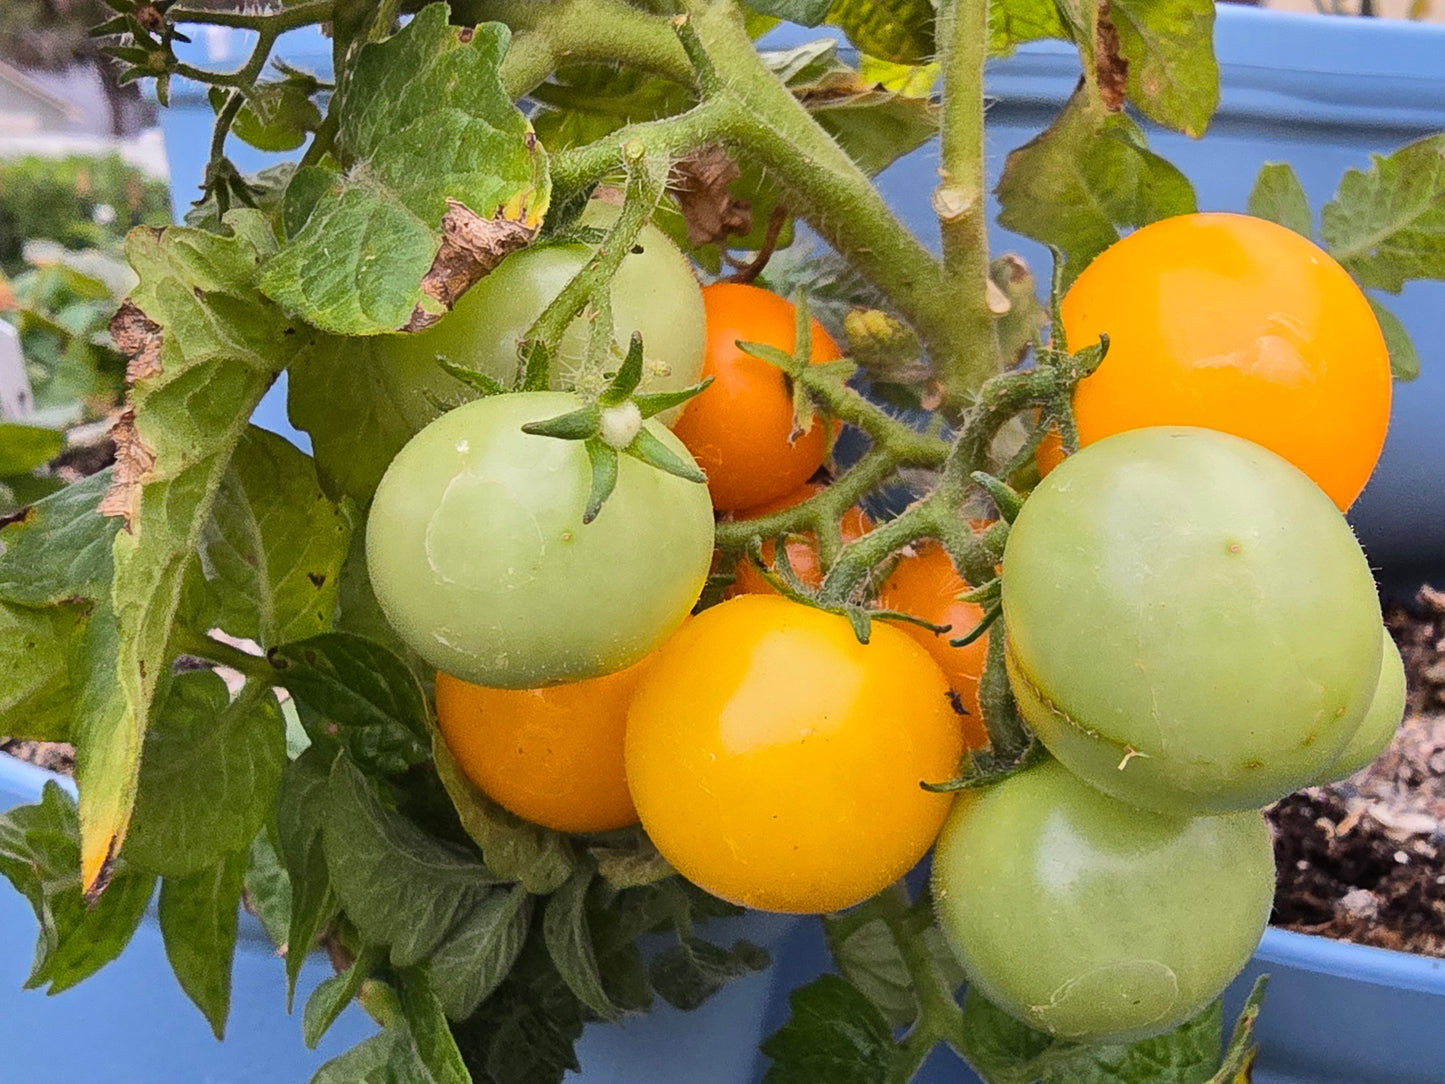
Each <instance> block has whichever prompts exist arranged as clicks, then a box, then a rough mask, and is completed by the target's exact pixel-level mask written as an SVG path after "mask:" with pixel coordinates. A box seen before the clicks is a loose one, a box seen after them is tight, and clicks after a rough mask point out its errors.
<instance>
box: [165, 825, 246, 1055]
mask: <svg viewBox="0 0 1445 1084" xmlns="http://www.w3.org/2000/svg"><path fill="white" fill-rule="evenodd" d="M245 876H246V852H245V851H244V850H241V851H233V852H232V853H230V854H228V855H225V856H224V857H222V858H221V859H220V860H219V861H218V862H216V863H215V864H214V865H213V866H210V867H209V868H206V869H201V870H198V871H196V872H195V873H191V874H189V875H188V876H184V877H166V878H165V879H164V880H162V881H161V900H160V925H161V937H162V939H163V940H164V942H165V948H166V959H168V960H169V961H170V963H171V970H173V971H174V972H175V973H176V978H177V980H179V982H180V984H181V989H183V990H184V991H185V992H186V996H187V997H189V998H190V999H191V1000H192V1001H193V1002H195V1004H196V1007H197V1008H198V1009H200V1010H201V1012H202V1014H204V1015H205V1017H206V1019H207V1020H208V1021H209V1022H210V1025H211V1031H212V1032H213V1033H214V1034H215V1036H216V1038H217V1039H221V1038H224V1037H225V1034H226V1018H227V1017H228V1016H229V1015H230V1012H231V964H232V961H233V960H234V958H235V954H236V919H237V915H238V913H239V912H240V909H241V885H242V881H243V880H244V878H245Z"/></svg>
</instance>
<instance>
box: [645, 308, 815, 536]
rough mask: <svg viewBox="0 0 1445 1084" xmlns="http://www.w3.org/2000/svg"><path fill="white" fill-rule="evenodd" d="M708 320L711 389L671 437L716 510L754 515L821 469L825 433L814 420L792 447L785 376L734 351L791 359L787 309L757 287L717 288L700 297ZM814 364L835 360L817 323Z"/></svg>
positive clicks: (706, 370) (792, 317) (791, 317)
mask: <svg viewBox="0 0 1445 1084" xmlns="http://www.w3.org/2000/svg"><path fill="white" fill-rule="evenodd" d="M702 299H703V307H704V309H705V310H706V313H707V353H706V356H705V358H704V361H703V367H702V373H703V376H704V377H709V376H710V377H712V378H713V383H712V385H711V386H710V387H709V388H708V389H707V390H706V391H704V392H703V393H702V394H700V395H698V396H697V397H696V398H694V399H692V400H691V401H689V402H688V403H687V405H686V406H685V407H684V408H683V411H682V417H681V418H679V419H678V421H677V424H676V425H674V426H673V431H674V432H675V433H677V435H678V437H679V438H680V439H681V440H682V442H683V443H684V444H686V445H687V447H688V450H689V451H690V452H692V454H693V457H694V458H695V459H696V460H697V462H698V466H700V467H702V469H703V472H704V473H705V474H706V475H707V484H708V490H709V492H711V494H712V502H713V507H714V508H717V509H719V510H720V511H725V512H736V511H739V510H741V509H744V508H755V507H757V506H758V505H761V504H766V503H768V502H769V501H774V500H777V499H778V498H779V497H783V496H786V495H787V494H789V493H791V492H793V491H794V490H795V489H797V488H798V487H799V486H801V485H802V484H803V483H804V482H806V481H807V480H808V478H809V476H811V475H812V473H813V472H814V471H816V470H817V469H818V468H819V467H820V466H822V464H823V459H824V457H825V456H826V455H827V453H828V427H827V425H825V424H824V423H823V422H822V421H821V420H819V419H816V418H815V419H814V420H813V424H812V426H811V427H810V428H809V429H808V430H807V431H806V432H805V433H803V434H801V435H799V436H798V437H797V439H796V440H790V437H791V436H792V434H793V397H792V393H791V392H790V391H789V388H788V382H787V379H786V377H785V375H784V374H783V372H782V371H781V370H780V369H778V368H777V367H776V366H774V365H770V364H768V363H767V362H766V361H763V360H761V359H760V358H755V357H753V356H752V355H750V354H746V353H744V352H743V351H742V350H741V349H739V347H738V345H737V343H738V342H739V341H742V342H754V343H762V344H764V345H767V346H773V347H776V348H778V349H779V350H786V351H789V352H791V351H792V350H793V349H794V346H795V345H796V335H795V332H796V330H797V325H796V313H795V311H794V309H793V306H792V304H791V303H789V302H787V301H785V300H783V298H781V297H778V296H777V295H776V294H773V293H769V292H768V291H767V290H764V289H761V288H760V287H757V286H748V285H744V284H741V283H732V282H719V283H714V284H713V285H711V286H706V287H704V288H703V291H702ZM812 344H813V351H812V360H813V362H814V363H815V364H816V363H818V362H823V361H832V360H834V359H836V358H838V357H839V356H841V355H840V354H839V351H838V346H837V344H836V343H834V342H833V340H832V339H831V338H829V337H828V333H827V332H825V331H824V330H823V328H822V325H820V324H819V323H818V322H817V321H816V320H814V321H813V324H812Z"/></svg>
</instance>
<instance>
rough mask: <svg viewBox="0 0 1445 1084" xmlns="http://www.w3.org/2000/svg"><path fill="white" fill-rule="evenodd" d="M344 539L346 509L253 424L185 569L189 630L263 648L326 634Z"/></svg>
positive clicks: (295, 455) (298, 459)
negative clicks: (224, 634) (212, 632)
mask: <svg viewBox="0 0 1445 1084" xmlns="http://www.w3.org/2000/svg"><path fill="white" fill-rule="evenodd" d="M350 535H351V522H350V519H349V517H348V516H347V513H346V511H345V510H344V509H342V508H340V507H338V506H337V505H336V504H334V503H333V502H332V501H331V500H330V499H328V498H327V497H326V495H325V494H323V493H322V492H321V489H320V486H319V485H318V483H317V481H316V474H315V471H314V469H313V467H312V463H311V460H310V458H309V457H308V456H307V455H305V454H304V453H303V452H301V451H299V450H298V449H297V448H296V447H295V445H293V444H291V442H290V441H288V440H286V439H285V438H283V437H279V436H277V435H276V434H274V433H268V432H266V431H264V430H261V429H257V428H256V427H255V426H251V427H249V428H248V429H247V430H246V434H245V436H244V437H242V439H241V443H240V444H239V445H238V446H237V448H236V453H235V455H234V456H233V457H232V459H231V463H230V465H229V466H228V468H227V470H226V473H225V474H224V475H223V476H222V478H221V485H220V488H219V489H218V490H217V492H216V501H215V504H214V505H213V506H212V508H211V517H210V519H209V520H208V521H207V523H206V525H205V527H204V528H203V530H202V532H201V538H200V545H199V549H198V552H197V555H196V558H195V559H194V560H193V562H192V564H191V567H190V569H188V570H187V576H188V583H187V592H186V594H185V595H183V596H182V608H183V611H185V612H186V621H187V624H189V625H190V626H191V627H192V628H194V629H198V630H202V631H204V630H207V629H211V628H214V627H220V628H222V629H224V630H225V631H226V632H227V633H229V634H230V635H232V636H238V637H242V638H244V639H248V640H255V641H256V642H258V643H259V644H260V645H261V646H262V647H274V646H276V645H278V644H283V643H286V642H288V641H291V640H301V639H304V638H306V637H308V636H313V635H316V634H317V633H320V632H324V631H326V629H328V628H329V627H330V625H331V618H332V614H333V613H334V611H335V609H336V599H337V587H338V584H339V581H340V573H341V566H342V564H343V562H344V561H345V560H346V552H347V547H348V544H349V541H350Z"/></svg>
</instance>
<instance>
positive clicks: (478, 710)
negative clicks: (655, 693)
mask: <svg viewBox="0 0 1445 1084" xmlns="http://www.w3.org/2000/svg"><path fill="white" fill-rule="evenodd" d="M651 658H652V656H648V657H647V658H644V659H643V660H642V661H641V662H639V663H634V664H633V665H632V666H629V667H627V669H625V670H619V671H617V672H616V673H612V674H605V675H603V676H602V677H598V678H590V679H589V680H587V681H577V682H573V683H571V684H568V685H549V686H547V687H546V688H543V689H491V688H487V687H486V686H483V685H472V684H471V683H469V682H466V681H463V680H461V679H460V678H456V677H453V676H452V675H450V674H446V673H442V672H440V671H439V672H438V673H437V679H436V709H437V726H438V727H439V728H440V730H441V733H442V737H443V739H445V741H446V743H447V748H448V749H449V750H450V751H451V754H452V758H453V759H454V760H456V762H457V765H458V767H460V768H461V769H462V771H463V772H464V773H465V774H466V777H467V778H468V779H470V780H471V781H472V783H474V784H475V785H476V786H477V788H478V789H480V790H481V791H482V793H483V794H485V795H487V797H489V798H491V799H492V800H493V801H494V802H496V803H497V804H498V805H500V806H502V807H503V808H504V809H508V810H510V811H511V812H513V813H515V814H516V815H517V816H519V817H522V818H523V819H524V820H529V821H532V822H533V823H535V824H541V825H545V826H546V827H548V828H553V829H555V830H557V831H559V832H602V831H607V830H608V829H612V828H625V827H626V826H627V825H629V824H636V823H637V810H636V809H634V808H633V806H632V798H631V796H630V795H629V794H628V790H627V777H626V773H625V771H624V770H623V762H622V751H623V735H624V733H625V730H626V726H627V705H628V702H629V701H630V700H631V698H632V694H633V691H634V690H635V689H636V688H637V683H638V681H639V680H640V679H641V678H642V675H643V672H644V671H645V670H646V668H647V666H648V664H649V662H650V661H651Z"/></svg>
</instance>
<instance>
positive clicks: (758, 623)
mask: <svg viewBox="0 0 1445 1084" xmlns="http://www.w3.org/2000/svg"><path fill="white" fill-rule="evenodd" d="M962 755H963V733H962V729H961V727H960V726H959V719H958V715H957V713H955V712H954V710H953V708H952V706H951V705H950V704H949V701H948V683H947V682H946V681H944V678H943V674H942V673H941V672H940V671H939V669H938V665H937V664H936V663H935V662H934V661H933V660H932V659H931V658H930V657H929V656H928V653H927V652H926V651H924V650H923V649H922V648H921V647H919V646H918V645H917V644H916V643H914V642H913V640H911V639H910V638H909V637H907V636H905V635H903V634H902V633H901V632H899V631H898V630H897V629H896V628H893V627H892V626H891V625H887V624H883V623H877V624H875V625H874V626H873V635H872V638H871V640H870V642H869V643H868V644H866V645H864V644H860V643H859V642H858V640H857V638H856V637H855V636H854V634H853V630H852V628H851V627H850V626H849V624H848V622H847V620H846V619H845V618H843V617H840V616H838V615H836V614H830V613H825V612H823V611H822V610H817V609H814V608H812V607H810V606H805V605H802V604H800V603H796V602H791V601H789V600H787V599H785V598H782V597H780V596H778V595H741V596H739V597H737V598H734V599H730V600H729V601H727V602H724V603H722V604H720V605H718V606H714V607H713V608H712V609H710V610H704V611H703V612H702V613H701V614H699V615H698V616H697V617H695V618H693V619H692V621H691V622H689V623H688V624H687V625H685V626H684V627H683V628H682V629H681V630H680V631H679V632H678V633H677V634H676V635H674V636H673V638H672V639H670V640H669V641H668V642H667V643H666V644H664V645H663V647H662V648H661V649H660V650H659V651H658V652H657V655H656V657H655V661H654V663H653V665H652V667H651V668H650V669H649V670H648V672H647V673H646V674H645V675H644V676H643V679H642V682H641V684H640V685H639V686H638V688H637V694H636V696H634V697H633V700H632V708H631V711H630V712H629V713H628V719H627V779H628V783H629V785H630V786H631V787H632V798H633V801H634V802H636V803H637V812H638V813H639V814H640V815H641V817H642V825H643V827H644V828H646V829H647V834H648V835H649V836H650V837H651V838H652V841H653V842H654V843H655V844H656V845H657V848H658V850H660V851H661V852H662V854H663V855H664V856H665V857H666V858H667V860H668V861H669V862H671V863H672V864H673V865H674V866H675V867H676V868H677V869H678V871H679V872H680V873H682V875H683V876H684V877H686V878H688V879H689V880H690V881H692V882H694V883H695V884H697V885H700V886H701V887H702V888H705V889H707V891H709V892H711V893H713V894H714V895H717V896H720V897H722V898H723V899H726V900H731V901H732V902H734V903H738V904H742V905H743V906H747V907H757V908H762V909H764V910H770V911H788V912H794V913H817V912H823V911H834V910H837V909H839V908H842V907H849V906H851V905H853V904H855V903H858V902H860V901H862V900H864V899H867V898H868V897H869V896H871V895H873V894H874V893H876V892H878V891H880V890H882V889H883V888H884V887H886V886H887V885H888V884H890V883H891V882H893V881H894V880H896V879H897V878H899V877H900V876H902V875H903V874H904V873H906V872H907V871H908V870H909V869H910V868H911V867H912V866H913V865H914V863H916V862H917V861H918V860H919V859H920V858H921V857H922V856H923V854H924V853H925V852H926V851H927V850H928V848H929V846H930V845H931V844H932V842H933V839H934V837H935V836H937V835H938V831H939V828H940V826H941V825H942V824H943V820H944V818H945V817H946V816H947V814H948V809H949V806H950V805H951V803H952V797H951V796H950V795H946V794H933V793H930V792H928V791H926V790H923V789H922V788H921V787H920V786H919V784H920V783H922V782H925V781H941V780H944V779H949V778H951V777H952V776H953V775H954V774H955V773H956V772H957V770H958V765H959V759H960V758H961V756H962Z"/></svg>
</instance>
